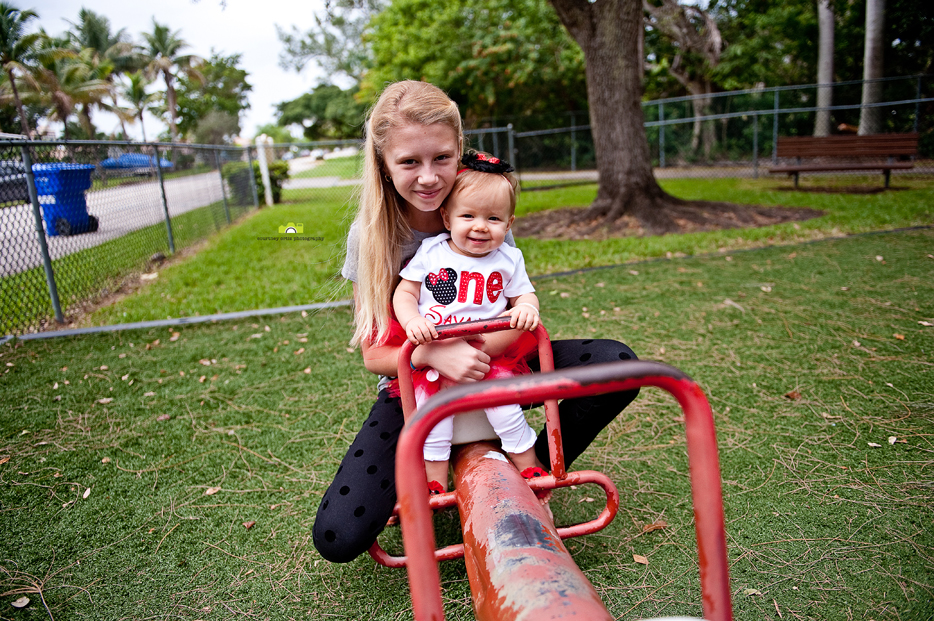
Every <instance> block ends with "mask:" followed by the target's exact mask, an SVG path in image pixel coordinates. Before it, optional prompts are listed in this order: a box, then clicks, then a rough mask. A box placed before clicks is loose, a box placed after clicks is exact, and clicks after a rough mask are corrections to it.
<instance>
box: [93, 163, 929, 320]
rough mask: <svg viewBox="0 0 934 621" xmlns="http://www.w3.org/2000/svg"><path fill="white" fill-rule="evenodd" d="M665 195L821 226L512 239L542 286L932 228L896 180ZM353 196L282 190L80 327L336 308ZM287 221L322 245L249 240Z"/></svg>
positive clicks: (923, 206)
mask: <svg viewBox="0 0 934 621" xmlns="http://www.w3.org/2000/svg"><path fill="white" fill-rule="evenodd" d="M332 161H333V160H332ZM848 183H853V181H852V180H848ZM867 183H878V180H876V179H871V180H867ZM663 185H664V187H665V188H666V189H667V190H668V191H669V192H672V193H674V194H675V195H677V196H680V197H683V198H691V199H695V198H696V199H707V200H724V201H732V202H737V203H743V204H763V205H785V206H788V207H805V208H812V209H818V210H823V211H824V212H825V214H826V215H824V216H823V217H820V218H815V219H812V220H807V221H804V222H798V223H793V224H783V225H777V226H769V227H763V228H758V229H741V230H727V231H718V232H712V233H695V234H688V235H665V236H660V237H659V236H656V237H630V238H619V239H608V240H604V241H600V242H594V241H587V240H582V241H574V240H537V239H520V240H519V241H518V244H519V247H520V248H521V249H522V251H523V253H524V254H525V258H526V264H527V265H528V269H529V272H530V273H531V274H533V275H542V274H550V273H558V272H563V271H567V270H573V269H580V268H587V267H595V266H604V265H617V264H620V263H625V262H629V261H637V260H644V259H654V258H659V257H666V256H669V253H670V254H671V256H679V255H684V254H688V255H695V254H703V253H710V252H718V251H720V250H721V249H722V250H724V251H725V250H737V249H744V248H752V247H759V246H766V245H771V244H790V243H795V242H802V241H811V240H815V239H820V238H823V237H828V236H840V235H844V234H849V233H860V232H865V231H873V230H886V229H893V228H898V227H910V226H918V225H930V224H931V223H932V222H934V184H932V183H931V180H930V179H926V180H912V181H904V180H902V179H899V180H898V183H897V184H896V185H898V186H899V187H906V188H907V189H901V190H897V191H889V192H885V193H881V194H870V195H853V194H820V193H808V192H785V191H777V190H776V189H775V188H776V187H781V186H782V182H779V181H776V180H774V179H771V180H770V179H761V180H752V179H685V180H672V181H666V182H664V183H663ZM785 185H787V184H785ZM354 191H355V190H354V188H351V187H337V188H322V189H305V190H286V191H285V194H284V200H286V201H295V202H287V203H285V204H281V205H277V206H276V207H274V208H272V209H262V210H260V212H259V213H257V214H255V215H253V216H251V217H250V218H249V219H248V220H246V221H244V222H243V223H242V224H240V225H239V226H237V227H234V228H232V229H230V230H228V231H224V232H222V233H221V234H219V235H218V236H216V237H214V238H213V239H212V240H211V241H210V243H209V244H208V247H207V248H205V249H204V250H203V251H202V252H200V253H199V254H198V255H197V256H195V257H192V258H191V259H189V260H187V261H185V262H184V263H182V264H178V265H173V266H171V267H169V268H167V269H165V270H163V271H162V272H161V273H160V276H159V278H158V280H156V281H155V282H153V283H152V284H151V285H149V286H148V287H146V288H145V289H144V290H143V291H141V292H140V293H138V294H137V295H134V296H133V297H131V298H127V299H125V300H122V301H120V302H118V303H116V304H114V305H112V306H109V307H107V308H104V309H102V310H100V311H98V312H97V313H95V314H94V315H92V316H90V317H89V318H88V319H87V321H86V323H89V324H95V325H101V324H110V323H123V322H133V321H145V320H153V319H165V318H166V317H180V316H189V315H196V314H200V315H208V314H213V313H218V312H233V311H241V310H250V309H257V308H269V307H278V306H290V305H294V304H305V303H315V302H324V301H329V300H334V299H346V298H348V297H349V296H350V290H349V288H348V287H347V286H346V284H344V283H343V282H342V281H341V280H340V279H339V278H337V275H338V273H339V272H340V267H341V265H342V264H343V251H344V250H343V246H344V238H345V235H346V230H347V227H349V226H350V222H351V221H352V219H353V210H354V206H353V202H352V201H353V192H354ZM595 195H596V185H590V186H574V187H569V188H558V189H554V190H546V191H540V192H526V193H523V194H521V195H520V197H519V205H518V207H517V215H518V216H520V217H521V216H522V215H525V214H528V213H532V212H536V211H541V210H544V209H554V208H559V207H573V206H586V205H588V204H590V202H591V201H592V200H593V198H594V196H595ZM289 222H296V223H299V222H301V223H303V224H304V225H305V235H306V236H310V237H320V238H323V239H321V240H320V241H303V242H274V241H268V240H260V239H258V238H260V237H263V236H269V235H276V234H277V233H278V227H279V226H281V225H285V224H287V223H289ZM259 283H261V286H260V285H259Z"/></svg>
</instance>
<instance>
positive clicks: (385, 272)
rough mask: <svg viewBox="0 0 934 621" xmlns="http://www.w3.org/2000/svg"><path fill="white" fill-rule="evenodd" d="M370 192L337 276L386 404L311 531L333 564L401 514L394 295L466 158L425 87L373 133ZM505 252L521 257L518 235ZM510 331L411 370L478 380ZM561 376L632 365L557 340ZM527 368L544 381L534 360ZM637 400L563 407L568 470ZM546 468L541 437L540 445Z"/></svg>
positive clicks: (622, 354) (417, 359)
mask: <svg viewBox="0 0 934 621" xmlns="http://www.w3.org/2000/svg"><path fill="white" fill-rule="evenodd" d="M365 131H366V142H365V147H364V170H363V175H364V178H363V188H362V192H361V195H360V205H359V210H358V212H357V216H356V219H355V221H354V223H353V225H352V226H351V228H350V232H349V234H348V238H347V257H346V260H345V263H344V267H343V269H342V270H341V274H342V275H343V276H344V277H345V278H347V279H349V280H351V281H353V283H354V325H355V330H354V334H353V338H352V339H351V344H353V345H359V346H360V349H361V351H362V353H363V363H364V366H365V367H366V368H367V370H369V371H370V372H372V373H375V374H376V375H379V376H381V379H380V382H379V395H378V396H377V400H376V403H375V404H374V405H373V407H372V408H371V410H370V414H369V417H368V418H367V419H366V421H364V423H363V426H362V428H361V429H360V431H359V432H358V433H357V436H356V438H355V439H354V441H353V443H352V444H351V445H350V448H349V449H348V451H347V454H346V455H345V456H344V459H343V460H342V462H341V465H340V467H339V468H338V469H337V473H336V474H335V476H334V480H333V481H332V483H331V485H330V486H329V487H328V489H327V491H326V492H325V494H324V498H322V500H321V505H320V506H319V508H318V513H317V515H316V517H315V524H314V527H313V538H314V543H315V547H316V548H317V549H318V551H319V552H320V553H321V555H322V556H323V557H324V558H326V559H328V560H330V561H333V562H348V561H351V560H353V559H355V558H356V557H358V556H359V555H360V554H362V553H364V552H365V551H366V550H367V549H368V548H369V547H370V545H372V543H373V542H374V541H375V540H376V537H377V535H378V534H379V533H380V531H382V529H383V527H384V526H385V525H386V522H387V521H388V519H389V516H390V515H391V514H392V509H393V506H394V505H395V503H396V487H395V457H396V443H397V440H398V438H399V432H400V431H401V430H402V426H403V424H404V421H403V416H402V405H401V403H400V400H399V398H398V397H393V396H391V395H390V394H389V390H388V389H387V388H386V385H387V384H388V382H389V378H390V377H392V376H394V375H395V374H396V372H397V368H398V364H397V363H398V358H399V349H400V347H401V345H402V342H401V341H394V340H392V339H389V338H388V336H389V335H390V332H391V329H390V327H391V322H392V318H391V311H390V308H391V296H392V293H393V290H394V289H395V286H396V283H397V282H398V274H399V271H400V269H401V268H402V265H403V264H404V263H405V262H406V261H408V260H409V259H410V258H411V257H412V256H414V254H415V251H416V250H417V249H418V247H419V245H420V244H421V242H422V241H423V240H425V239H427V238H428V237H433V236H435V235H438V234H439V233H443V232H444V231H445V228H444V222H443V220H442V218H441V213H440V211H439V207H440V206H441V203H442V202H443V201H444V199H445V198H447V196H448V194H449V193H450V192H451V189H452V188H453V186H454V181H455V179H456V176H457V171H458V164H459V161H460V157H461V153H462V151H463V142H464V138H463V133H462V127H461V118H460V112H459V111H458V109H457V105H456V104H455V103H454V102H453V101H451V100H450V99H449V98H448V97H447V96H446V95H445V94H444V93H443V92H442V91H441V90H440V89H438V88H437V87H435V86H432V85H431V84H426V83H424V82H415V81H405V82H397V83H395V84H391V85H389V86H388V87H387V88H386V89H385V90H384V91H383V93H382V94H381V95H380V97H379V100H378V101H377V102H376V105H375V106H374V107H373V108H372V110H371V111H370V113H369V116H368V119H367V122H366V128H365ZM505 243H507V244H509V245H511V246H515V242H514V240H513V239H512V234H511V233H509V234H507V237H506V241H505ZM512 338H514V334H513V333H512V331H506V332H497V333H493V334H488V335H484V336H482V337H479V338H475V339H472V340H476V341H479V342H480V343H479V344H480V347H479V348H477V347H474V346H473V344H471V343H468V342H467V341H466V340H463V339H449V340H444V341H432V342H431V343H426V344H424V345H420V346H418V347H417V348H416V349H415V350H414V351H413V352H412V365H413V366H414V367H416V368H421V367H426V366H430V367H432V368H434V369H436V370H437V371H438V372H439V373H440V374H441V375H443V376H444V377H445V378H447V379H448V380H450V381H452V382H454V383H458V384H460V383H464V382H470V381H478V380H480V379H482V378H483V377H484V376H485V375H486V374H487V373H488V372H489V371H490V365H489V362H490V355H489V354H488V353H487V351H503V350H505V349H506V347H507V346H508V342H507V341H510V340H511V339H512ZM552 348H553V350H554V358H555V368H557V369H561V368H568V367H576V366H584V365H591V364H598V363H603V362H611V361H617V360H631V359H635V358H636V356H635V354H634V353H633V352H632V350H631V349H629V347H627V346H626V345H624V344H623V343H619V342H616V341H611V340H597V339H587V340H570V341H553V342H552ZM529 366H530V367H532V370H533V371H535V370H537V361H536V360H530V361H529ZM637 394H638V390H633V391H628V392H623V393H613V394H607V395H600V396H596V397H583V398H579V399H565V400H564V401H563V402H562V403H561V404H560V407H559V412H560V418H561V423H562V424H561V429H562V435H563V439H564V456H565V462H566V464H567V465H568V466H570V464H571V463H572V462H573V461H574V459H575V458H577V456H578V455H580V454H581V453H582V452H583V451H584V449H586V448H587V446H589V445H590V443H591V442H592V441H593V440H594V438H595V437H596V436H597V434H598V433H599V432H600V430H601V429H603V428H604V427H606V425H608V424H609V423H610V421H612V420H613V418H614V417H616V415H617V414H619V412H620V411H622V409H623V408H624V407H626V406H627V405H628V404H629V403H630V402H631V401H632V400H633V399H634V398H635V397H636V395H637ZM535 452H536V454H537V456H538V459H539V461H541V462H542V463H543V464H547V463H548V461H549V460H548V439H547V437H546V435H545V432H544V430H543V431H542V432H540V433H539V435H538V438H537V440H536V443H535Z"/></svg>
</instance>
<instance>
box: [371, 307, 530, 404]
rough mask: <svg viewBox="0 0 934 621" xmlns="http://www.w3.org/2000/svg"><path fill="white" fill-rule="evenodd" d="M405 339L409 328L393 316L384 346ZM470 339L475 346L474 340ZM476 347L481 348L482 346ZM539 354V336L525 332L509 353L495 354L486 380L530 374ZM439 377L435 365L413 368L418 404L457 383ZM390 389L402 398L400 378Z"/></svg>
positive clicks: (510, 348) (509, 349) (399, 342)
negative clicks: (532, 359)
mask: <svg viewBox="0 0 934 621" xmlns="http://www.w3.org/2000/svg"><path fill="white" fill-rule="evenodd" d="M405 341H406V336H405V329H403V327H402V326H401V325H400V324H399V322H398V321H396V318H395V317H392V319H391V323H390V327H389V333H388V334H387V335H386V336H385V337H384V338H383V339H381V340H380V345H396V346H400V347H401V346H402V344H403V343H404V342H405ZM468 342H469V343H471V344H472V345H474V342H473V341H468ZM474 346H475V347H477V346H478V345H474ZM537 354H538V339H536V338H535V335H534V334H532V333H531V332H523V333H522V334H521V335H519V338H517V339H516V340H515V341H513V342H512V344H511V345H510V346H509V347H508V348H507V349H506V351H505V352H503V353H502V354H500V355H499V356H496V357H494V358H493V359H492V360H491V361H490V372H489V373H487V374H486V376H485V377H484V378H483V379H485V380H488V379H500V378H504V377H515V376H516V375H528V374H529V373H531V372H532V370H531V369H529V365H528V362H527V360H529V359H530V358H534V357H535V356H536V355H537ZM429 375H431V376H432V377H435V379H434V380H432V379H429ZM436 376H437V371H435V370H434V369H432V368H431V367H424V368H421V369H415V370H414V371H412V384H413V386H414V387H415V400H416V403H423V402H424V400H425V399H427V398H428V397H430V396H432V395H434V394H435V393H437V392H438V391H439V390H443V389H444V388H449V387H451V386H455V385H456V382H453V381H451V380H449V379H447V378H446V377H443V376H442V377H436ZM387 388H388V390H389V395H390V396H392V397H398V396H399V380H398V378H393V380H392V381H390V382H389V386H388V387H387Z"/></svg>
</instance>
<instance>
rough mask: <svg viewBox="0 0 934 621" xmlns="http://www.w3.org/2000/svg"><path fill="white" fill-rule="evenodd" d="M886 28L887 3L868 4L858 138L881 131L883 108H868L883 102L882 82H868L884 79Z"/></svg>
mask: <svg viewBox="0 0 934 621" xmlns="http://www.w3.org/2000/svg"><path fill="white" fill-rule="evenodd" d="M884 27H885V0H866V43H865V45H866V49H865V52H864V55H863V80H867V81H865V82H863V108H861V109H860V111H859V135H860V136H868V135H869V134H878V133H879V132H881V131H882V108H878V107H874V108H867V107H865V106H866V105H867V104H873V103H878V102H880V101H882V82H869V80H876V79H878V78H881V77H882V71H883V69H882V57H883V52H884V51H885V50H884V45H883V42H882V36H883V31H884Z"/></svg>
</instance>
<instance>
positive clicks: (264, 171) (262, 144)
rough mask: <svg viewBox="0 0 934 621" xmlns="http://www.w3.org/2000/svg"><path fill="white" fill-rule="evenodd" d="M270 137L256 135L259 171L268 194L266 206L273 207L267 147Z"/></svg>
mask: <svg viewBox="0 0 934 621" xmlns="http://www.w3.org/2000/svg"><path fill="white" fill-rule="evenodd" d="M269 139H270V138H269V137H268V136H267V135H266V134H260V135H259V136H257V137H256V159H258V160H259V172H260V175H262V177H263V186H264V187H263V189H264V190H265V194H266V197H265V198H266V206H267V207H272V185H271V184H270V181H269V162H267V161H266V148H267V147H268V145H269V142H268V140H269Z"/></svg>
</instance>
